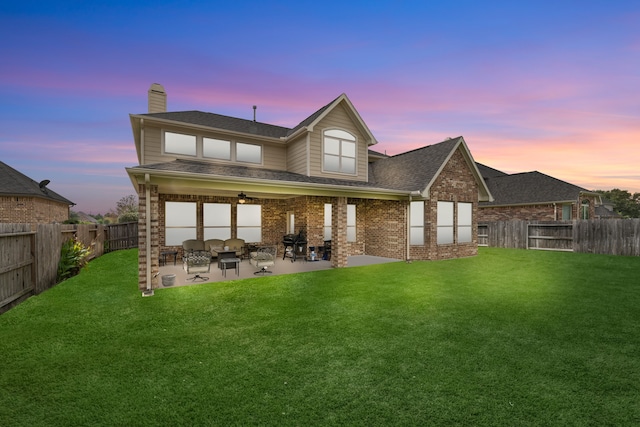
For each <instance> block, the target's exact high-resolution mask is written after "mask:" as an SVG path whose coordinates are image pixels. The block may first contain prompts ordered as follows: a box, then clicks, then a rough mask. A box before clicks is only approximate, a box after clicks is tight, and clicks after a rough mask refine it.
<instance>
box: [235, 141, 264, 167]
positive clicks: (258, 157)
mask: <svg viewBox="0 0 640 427" xmlns="http://www.w3.org/2000/svg"><path fill="white" fill-rule="evenodd" d="M236 161H238V162H244V163H262V146H261V145H255V144H245V143H243V142H237V143H236Z"/></svg>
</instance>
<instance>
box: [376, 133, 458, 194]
mask: <svg viewBox="0 0 640 427" xmlns="http://www.w3.org/2000/svg"><path fill="white" fill-rule="evenodd" d="M461 139H462V137H457V138H453V139H449V140H446V141H443V142H441V143H439V144H434V145H428V146H426V147H422V148H418V149H416V150H412V151H407V152H406V153H402V154H397V155H395V156H391V157H387V158H384V159H380V160H378V161H377V162H374V163H373V164H372V165H371V169H370V171H371V173H370V174H369V181H371V182H373V183H374V184H376V185H378V186H380V187H384V188H392V189H397V190H406V191H422V190H424V189H425V187H426V186H427V185H428V184H429V183H430V182H431V180H432V179H433V178H434V177H435V176H436V174H437V173H438V171H439V170H440V168H441V167H442V165H443V164H444V162H445V161H446V160H447V158H448V157H449V155H450V154H451V152H452V150H453V149H454V148H455V146H456V145H457V144H458V143H459V142H460V140H461Z"/></svg>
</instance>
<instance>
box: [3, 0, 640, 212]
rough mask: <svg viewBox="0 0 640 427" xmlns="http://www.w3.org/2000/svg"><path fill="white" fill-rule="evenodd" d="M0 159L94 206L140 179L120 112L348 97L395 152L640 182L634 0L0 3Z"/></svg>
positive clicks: (303, 107)
mask: <svg viewBox="0 0 640 427" xmlns="http://www.w3.org/2000/svg"><path fill="white" fill-rule="evenodd" d="M0 38H1V39H2V40H3V43H1V44H0V57H1V58H3V60H2V61H1V62H0V160H2V161H3V162H5V163H7V164H9V165H10V166H12V167H14V168H16V169H18V170H20V171H21V172H23V173H25V174H26V175H28V176H30V177H31V178H33V179H34V180H36V181H40V180H42V179H50V180H51V184H50V185H49V187H50V188H52V189H53V190H55V191H57V192H59V193H61V194H62V195H64V196H65V197H67V198H69V199H70V200H72V201H74V202H75V203H77V206H76V207H75V208H74V209H76V210H81V211H84V212H87V213H105V212H106V211H107V210H109V209H113V208H115V204H116V202H117V201H118V200H119V199H120V198H121V197H124V196H126V195H128V194H132V193H134V188H133V186H132V185H131V183H130V181H129V180H128V178H127V175H126V172H125V170H124V168H125V167H127V166H133V165H135V164H136V155H135V149H134V146H133V136H132V133H131V126H130V122H129V117H128V115H129V114H130V113H144V112H146V108H147V98H146V96H147V90H148V89H149V86H150V85H151V84H152V83H155V82H157V83H160V84H162V85H163V86H164V88H165V89H166V91H167V93H168V108H169V110H173V111H179V110H194V109H195V110H202V111H209V112H215V113H220V114H227V115H231V116H236V117H243V118H247V119H250V118H252V116H253V110H252V105H258V113H257V114H258V120H259V121H262V122H266V123H272V124H278V125H283V126H289V127H293V126H295V125H296V124H298V123H299V122H300V121H301V120H303V119H304V118H306V117H307V116H308V115H309V114H311V113H313V112H314V111H315V110H316V109H317V108H319V107H321V106H322V105H324V104H326V103H327V102H329V101H331V100H332V99H334V98H335V97H337V96H338V95H340V94H341V93H346V94H347V95H348V96H349V98H350V99H351V100H352V102H353V103H354V105H355V107H356V108H357V109H358V111H359V112H360V114H361V115H362V117H363V119H364V120H365V122H366V123H367V124H368V126H369V127H370V128H371V130H372V132H373V133H374V135H375V136H376V138H377V140H378V141H379V144H378V145H377V146H375V147H373V148H374V149H376V150H378V151H381V152H387V154H396V153H399V152H402V151H406V150H409V149H413V148H417V147H420V146H424V145H430V144H434V143H437V142H440V141H442V140H444V139H445V138H447V137H455V136H458V135H462V136H464V137H465V140H466V141H467V144H468V145H469V148H470V149H471V152H472V154H473V156H474V157H475V159H476V160H477V161H479V162H481V163H484V164H487V165H489V166H492V167H494V168H497V169H500V170H503V171H505V172H509V173H514V172H527V171H532V170H538V171H540V172H543V173H546V174H549V175H552V176H554V177H556V178H559V179H562V180H565V181H569V182H571V183H573V184H576V185H580V186H582V187H585V188H587V189H612V188H622V189H626V190H629V191H631V192H640V168H639V167H638V165H639V164H640V144H638V141H639V140H640V3H638V2H637V1H634V2H632V1H614V2H611V1H588V0H587V1H579V2H578V1H532V2H526V1H522V2H507V1H504V2H472V1H449V2H429V1H366V2H365V1H356V2H334V1H326V2H317V1H314V2H310V1H296V2H293V1H291V2H287V1H271V2H263V1H261V2H257V1H256V2H253V1H237V2H215V1H214V2H211V1H209V2H197V1H192V2H189V1H186V2H185V1H180V2H164V1H155V2H135V1H131V2H121V1H111V2H81V1H77V2H65V1H61V2H29V1H26V2H15V4H8V5H7V4H3V5H2V6H0Z"/></svg>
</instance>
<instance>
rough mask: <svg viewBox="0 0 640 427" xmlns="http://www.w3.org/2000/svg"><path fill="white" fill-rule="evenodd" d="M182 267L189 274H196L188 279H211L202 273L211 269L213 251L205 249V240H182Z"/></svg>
mask: <svg viewBox="0 0 640 427" xmlns="http://www.w3.org/2000/svg"><path fill="white" fill-rule="evenodd" d="M182 249H183V251H184V252H183V254H182V267H183V268H184V270H185V271H186V272H187V274H195V276H193V277H191V278H190V279H188V280H194V281H195V280H196V279H200V280H203V281H204V280H209V278H208V277H205V276H201V275H200V273H208V272H209V271H210V269H211V253H210V252H209V251H206V250H204V242H203V241H201V240H195V239H190V240H185V241H184V242H182Z"/></svg>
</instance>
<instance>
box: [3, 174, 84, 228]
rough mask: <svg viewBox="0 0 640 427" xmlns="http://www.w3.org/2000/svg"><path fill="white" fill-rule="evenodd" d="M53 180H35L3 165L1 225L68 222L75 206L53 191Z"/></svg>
mask: <svg viewBox="0 0 640 427" xmlns="http://www.w3.org/2000/svg"><path fill="white" fill-rule="evenodd" d="M49 182H50V181H49V180H43V181H40V182H37V181H34V180H33V179H31V178H29V177H28V176H26V175H24V174H22V173H20V172H18V171H17V170H16V169H14V168H12V167H11V166H9V165H7V164H6V163H4V162H0V222H3V223H23V224H41V223H52V222H64V221H66V220H68V219H69V211H70V208H71V206H74V203H73V202H71V201H69V200H67V199H66V198H64V197H62V196H61V195H60V194H58V193H56V192H55V191H53V190H51V189H49V188H48V187H47V185H49Z"/></svg>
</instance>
